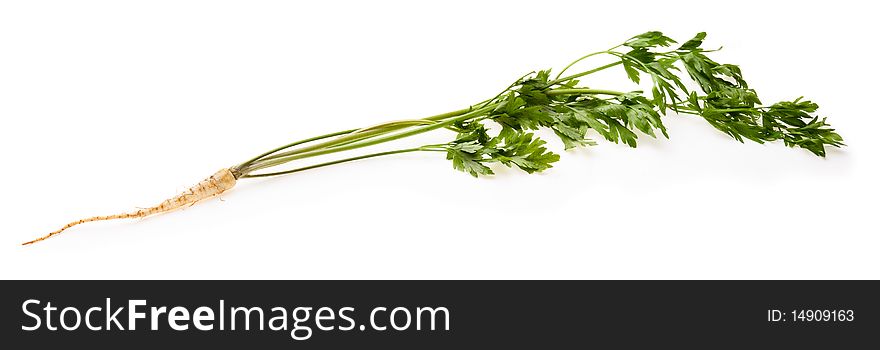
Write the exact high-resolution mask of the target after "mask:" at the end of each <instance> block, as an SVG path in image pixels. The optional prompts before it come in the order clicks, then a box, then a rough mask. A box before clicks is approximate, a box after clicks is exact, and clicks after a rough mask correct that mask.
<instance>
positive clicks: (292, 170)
mask: <svg viewBox="0 0 880 350" xmlns="http://www.w3.org/2000/svg"><path fill="white" fill-rule="evenodd" d="M417 151H437V150H433V149H423V148H422V147H418V148H408V149H399V150H395V151H386V152H378V153H372V154H365V155H362V156H357V157H351V158H345V159H339V160H334V161H330V162H325V163H320V164H315V165H309V166H305V167H301V168H296V169H291V170H285V171H277V172H273V173H264V174H253V175H250V174H248V175H243V176H242V178H251V177H269V176H276V175H284V174H290V173H296V172H300V171H304V170H310V169H315V168H320V167H325V166H328V165H334V164H339V163H345V162H351V161H355V160H361V159H367V158H373V157H381V156H387V155H392V154H400V153H408V152H417Z"/></svg>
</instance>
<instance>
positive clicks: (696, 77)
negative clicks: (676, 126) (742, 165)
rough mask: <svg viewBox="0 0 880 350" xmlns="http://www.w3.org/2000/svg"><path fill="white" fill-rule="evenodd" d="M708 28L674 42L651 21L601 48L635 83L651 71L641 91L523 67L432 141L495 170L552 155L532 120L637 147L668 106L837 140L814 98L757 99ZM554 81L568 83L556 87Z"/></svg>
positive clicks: (744, 136) (748, 136) (741, 124)
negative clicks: (448, 135)
mask: <svg viewBox="0 0 880 350" xmlns="http://www.w3.org/2000/svg"><path fill="white" fill-rule="evenodd" d="M705 38H706V34H705V33H698V34H697V35H696V36H694V37H693V38H691V39H690V40H688V41H685V42H684V43H683V44H680V45H678V46H677V47H675V46H674V45H676V44H678V42H676V41H675V40H673V39H672V38H669V37H667V36H665V35H663V33H661V32H657V31H651V32H647V33H643V34H640V35H637V36H634V37H632V38H630V39H628V40H627V41H625V42H623V43H622V44H621V45H618V46H617V47H615V48H612V49H610V50H607V51H602V52H600V53H607V54H611V55H614V56H616V57H617V58H618V59H619V60H620V61H619V64H620V65H622V66H623V70H624V72H625V73H626V76H627V77H628V78H629V79H630V80H632V81H633V82H634V83H636V84H639V83H642V80H643V77H648V78H649V79H650V83H651V84H650V85H651V91H650V94H648V95H646V94H644V93H643V92H641V91H634V92H628V93H616V94H610V95H612V96H611V97H608V96H605V95H607V94H608V93H607V92H606V93H596V91H598V90H591V89H587V88H585V87H580V86H579V83H580V82H579V81H578V80H576V79H573V78H572V79H567V80H561V81H560V80H552V79H551V78H550V70H542V71H538V72H535V73H532V74H528V75H526V76H524V77H523V78H520V79H519V80H517V81H516V82H515V83H514V84H512V85H511V86H510V87H509V88H508V89H506V90H505V91H503V92H502V93H501V94H499V95H498V96H496V97H495V98H494V99H492V100H490V101H489V102H487V105H488V104H495V106H496V107H495V108H494V109H493V110H492V111H490V112H487V113H486V114H485V115H481V116H479V117H477V118H474V119H470V120H467V121H462V122H459V123H457V125H456V128H457V129H458V130H460V132H459V133H458V135H457V137H456V139H455V140H454V141H452V142H450V143H448V144H445V145H439V147H441V148H442V149H443V150H445V151H446V153H447V158H448V159H450V160H452V163H453V167H454V168H455V169H458V170H461V171H464V172H467V173H469V174H471V175H473V176H479V175H490V174H493V172H492V169H491V168H490V167H489V166H488V164H489V163H501V164H503V165H506V166H509V167H514V166H515V167H517V168H519V169H522V170H524V171H526V172H528V173H534V172H540V171H543V170H546V169H548V168H550V167H552V163H554V162H556V161H558V160H559V156H558V155H557V154H554V153H553V152H550V151H548V150H547V149H546V147H545V141H544V140H541V139H540V138H538V137H537V136H535V134H534V133H533V132H534V131H535V130H539V129H549V130H552V131H553V133H554V134H555V135H556V136H557V137H559V139H560V140H561V141H562V143H563V144H564V145H565V149H566V150H568V149H572V148H577V147H585V146H592V145H595V144H596V142H595V141H594V140H593V139H592V138H591V134H594V135H597V136H598V137H601V138H604V139H605V140H607V141H610V142H614V143H624V144H626V145H629V146H631V147H636V146H637V139H638V135H639V134H644V135H648V136H651V137H657V135H658V134H660V135H662V136H664V137H667V138H668V137H669V136H668V134H667V131H666V128H665V126H664V125H663V122H662V119H661V116H663V115H666V114H667V112H668V111H669V110H672V111H674V112H677V113H684V114H694V115H699V116H701V117H702V118H703V119H705V120H706V121H707V122H708V123H709V124H710V125H712V126H713V127H715V128H716V129H718V130H720V131H721V132H723V133H725V134H727V135H729V136H731V137H733V138H734V139H736V140H738V141H741V142H742V141H744V140H751V141H755V142H759V143H764V142H769V141H775V140H782V141H783V142H784V144H785V145H787V146H790V147H800V148H804V149H806V150H809V151H810V152H812V153H814V154H816V155H819V156H825V148H826V146H833V147H840V146H842V145H843V139H842V137H841V136H840V135H839V134H837V133H835V132H834V130H833V129H831V128H830V126H829V125H828V124H827V123H826V119H825V118H820V117H818V116H816V115H815V112H816V110H817V109H818V106H817V105H816V104H815V103H813V102H811V101H807V100H803V99H802V98H798V99H796V100H793V101H787V102H778V103H774V104H772V105H769V106H763V105H762V104H761V100H760V99H759V97H758V94H757V92H756V91H755V90H754V89H751V88H750V87H749V85H748V83H747V82H746V80H745V79H744V78H743V74H742V71H741V70H740V68H739V67H738V66H736V65H733V64H723V63H719V62H716V61H715V60H713V59H711V58H710V57H709V54H711V52H713V51H716V50H707V49H705V48H703V41H704V40H705ZM587 57H589V56H587ZM575 62H578V61H575ZM585 74H586V73H585ZM578 76H579V75H578ZM689 86H693V87H695V88H689ZM561 90H564V91H565V93H554V92H559V91H561ZM486 123H494V124H497V126H500V129H501V130H500V132H499V133H498V134H497V135H496V136H491V135H490V134H489V133H488V131H487V126H486ZM591 130H592V131H591Z"/></svg>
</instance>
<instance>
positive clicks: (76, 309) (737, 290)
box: [0, 281, 880, 349]
mask: <svg viewBox="0 0 880 350" xmlns="http://www.w3.org/2000/svg"><path fill="white" fill-rule="evenodd" d="M0 290H2V291H3V292H2V293H3V298H2V310H0V311H2V335H0V339H3V342H4V343H10V342H11V343H12V344H21V345H26V346H28V347H31V348H48V347H50V346H64V347H66V348H79V347H81V346H88V347H89V348H130V347H132V346H139V347H150V346H159V345H172V346H174V347H175V348H181V347H185V346H194V347H196V346H197V347H198V348H207V347H220V348H282V347H283V348H307V349H308V348H335V349H338V348H340V347H343V346H347V347H350V346H357V347H358V348H383V349H389V348H402V349H413V348H450V347H469V348H470V347H474V346H481V347H492V348H501V347H504V348H548V347H551V346H552V347H565V348H572V347H587V346H603V347H614V348H630V347H635V346H663V347H673V346H674V347H676V348H714V347H718V346H724V347H728V346H747V347H749V348H769V347H777V346H781V347H785V348H791V347H795V346H811V347H813V346H827V347H832V348H845V349H853V348H877V346H878V342H877V334H880V301H878V299H880V298H878V296H880V282H878V281H3V282H0ZM53 328H54V330H53ZM108 328H109V330H108ZM261 328H262V330H261Z"/></svg>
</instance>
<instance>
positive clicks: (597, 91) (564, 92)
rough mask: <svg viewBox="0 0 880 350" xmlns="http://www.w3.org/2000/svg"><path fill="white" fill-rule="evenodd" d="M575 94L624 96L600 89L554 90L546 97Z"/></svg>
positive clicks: (620, 93)
mask: <svg viewBox="0 0 880 350" xmlns="http://www.w3.org/2000/svg"><path fill="white" fill-rule="evenodd" d="M575 94H592V95H614V96H620V95H623V94H625V93H624V92H620V91H613V90H601V89H556V90H550V91H547V95H550V96H553V95H575Z"/></svg>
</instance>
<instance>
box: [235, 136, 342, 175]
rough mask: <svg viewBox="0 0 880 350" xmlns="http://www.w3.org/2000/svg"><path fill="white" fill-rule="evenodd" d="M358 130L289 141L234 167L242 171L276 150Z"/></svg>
mask: <svg viewBox="0 0 880 350" xmlns="http://www.w3.org/2000/svg"><path fill="white" fill-rule="evenodd" d="M357 130H358V129H350V130H343V131H337V132H334V133H329V134H325V135H321V136H315V137H311V138H307V139H303V140H299V141H296V142H292V143H288V144H286V145H284V146H281V147H278V148H275V149H272V150H271V151H268V152H265V153H262V154H260V155H258V156H256V157H253V158H251V159H249V160H248V161H246V162H244V163H241V164H239V165H237V166H235V167H233V168H234V169H235V170H237V171H240V170H241V169H244V168H246V167H247V166H248V165H250V164H252V163H254V162H256V161H258V160H260V159H261V158H263V157H265V156H268V155H270V154H273V153H275V152H278V151H283V150H285V149H288V148H290V147H293V146H298V145H301V144H304V143H309V142H312V141H318V140H323V139H326V138H330V137H334V136H340V135H345V134H350V133H353V132H355V131H357Z"/></svg>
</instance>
